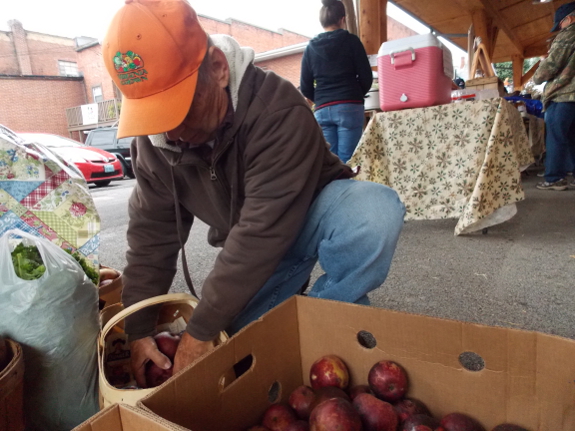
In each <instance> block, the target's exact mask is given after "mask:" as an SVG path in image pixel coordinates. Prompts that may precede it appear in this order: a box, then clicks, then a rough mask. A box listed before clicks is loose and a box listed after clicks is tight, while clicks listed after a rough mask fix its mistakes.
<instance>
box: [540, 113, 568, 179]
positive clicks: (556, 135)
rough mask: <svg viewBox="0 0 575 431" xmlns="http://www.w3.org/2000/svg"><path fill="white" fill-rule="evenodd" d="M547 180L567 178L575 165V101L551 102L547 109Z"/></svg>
mask: <svg viewBox="0 0 575 431" xmlns="http://www.w3.org/2000/svg"><path fill="white" fill-rule="evenodd" d="M545 147H546V149H545V151H546V154H545V181H548V182H550V183H554V182H555V181H559V180H560V179H563V178H565V176H566V175H567V172H571V171H572V170H573V168H574V167H575V102H557V103H555V102H551V104H550V105H549V106H548V107H547V109H546V111H545Z"/></svg>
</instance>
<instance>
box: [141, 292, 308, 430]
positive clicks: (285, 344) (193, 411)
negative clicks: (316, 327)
mask: <svg viewBox="0 0 575 431" xmlns="http://www.w3.org/2000/svg"><path fill="white" fill-rule="evenodd" d="M296 308H297V303H296V302H295V301H287V302H285V303H284V304H282V305H280V306H279V307H277V308H276V309H275V310H276V312H275V313H274V314H273V315H269V314H268V315H266V317H265V320H266V322H267V323H269V324H266V325H259V324H257V323H260V322H259V321H257V322H254V323H255V324H251V325H249V326H247V327H246V328H244V329H243V330H242V331H241V332H240V333H241V334H244V335H243V336H242V340H243V341H241V342H237V340H238V339H237V338H235V337H232V338H231V339H230V340H228V341H227V342H226V343H224V344H222V345H220V346H218V347H217V348H216V349H215V350H214V351H212V352H211V353H210V354H209V355H208V356H207V357H203V358H200V359H199V360H198V361H197V362H195V363H194V364H192V365H191V366H189V367H187V368H186V369H184V370H182V372H181V373H180V374H179V375H178V376H177V377H176V378H174V379H171V380H169V381H168V382H166V383H165V384H164V385H162V387H160V388H158V389H157V390H156V391H154V392H152V393H151V394H150V395H148V396H146V397H145V398H143V399H142V400H140V401H139V403H138V406H139V407H141V408H142V409H145V410H148V411H151V412H153V413H155V414H157V415H159V416H161V417H162V418H165V419H167V420H169V421H172V422H174V423H176V424H179V425H181V426H183V427H186V428H190V429H193V430H194V431H202V430H218V431H227V430H238V429H243V428H248V427H250V426H251V425H253V424H254V423H256V422H257V421H259V420H260V415H261V413H262V412H263V411H264V410H265V408H267V407H268V406H269V405H270V404H271V402H273V401H276V400H280V399H283V400H287V397H289V394H290V393H291V391H293V389H295V388H296V387H297V386H298V385H300V384H301V375H302V369H301V361H300V346H299V331H298V322H297V312H296ZM260 320H261V319H260ZM236 335H239V334H236ZM250 355H251V367H250V368H249V370H247V371H245V370H244V371H245V372H244V374H242V375H240V377H239V378H237V379H235V374H234V371H233V370H234V365H235V364H237V363H238V362H240V361H242V360H243V359H244V358H246V357H249V356H250ZM270 397H271V398H270ZM184 398H185V399H186V402H185V403H182V402H181V400H182V399H184ZM238 400H242V402H240V403H239V402H238ZM190 406H193V408H190ZM247 406H249V408H246V407H247ZM198 411H199V412H201V413H202V414H201V415H198V414H197V412H198ZM214 424H216V425H214Z"/></svg>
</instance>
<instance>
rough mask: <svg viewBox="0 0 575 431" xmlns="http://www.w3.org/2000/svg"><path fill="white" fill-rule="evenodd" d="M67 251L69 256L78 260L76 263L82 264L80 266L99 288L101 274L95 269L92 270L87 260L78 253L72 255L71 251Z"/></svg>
mask: <svg viewBox="0 0 575 431" xmlns="http://www.w3.org/2000/svg"><path fill="white" fill-rule="evenodd" d="M66 251H67V252H68V254H70V255H72V257H73V258H74V259H76V261H77V262H78V263H79V264H80V266H81V267H82V269H83V270H84V272H85V273H86V275H87V276H88V278H89V279H90V280H92V283H94V284H95V285H96V286H97V285H98V280H99V278H100V273H99V272H98V271H96V270H95V269H94V268H92V267H91V266H90V265H88V263H87V262H86V259H84V258H83V257H82V256H81V255H80V253H78V252H77V251H76V252H74V253H72V252H71V251H70V250H66Z"/></svg>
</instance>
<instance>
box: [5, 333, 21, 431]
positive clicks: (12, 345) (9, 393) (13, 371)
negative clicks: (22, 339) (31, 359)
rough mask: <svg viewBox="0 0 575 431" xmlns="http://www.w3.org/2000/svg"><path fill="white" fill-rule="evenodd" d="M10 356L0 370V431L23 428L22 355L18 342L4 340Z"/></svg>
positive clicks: (19, 430) (16, 430)
mask: <svg viewBox="0 0 575 431" xmlns="http://www.w3.org/2000/svg"><path fill="white" fill-rule="evenodd" d="M6 344H7V347H8V351H9V352H10V355H11V357H12V359H11V361H10V362H9V363H8V365H7V366H6V368H4V369H3V370H1V371H0V431H23V430H24V406H23V403H24V356H23V354H22V348H21V347H20V344H18V343H16V342H15V341H12V340H6Z"/></svg>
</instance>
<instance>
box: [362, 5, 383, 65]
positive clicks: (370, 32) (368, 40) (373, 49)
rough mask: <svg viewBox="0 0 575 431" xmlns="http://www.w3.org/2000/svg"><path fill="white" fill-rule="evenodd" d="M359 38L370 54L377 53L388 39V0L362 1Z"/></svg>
mask: <svg viewBox="0 0 575 431" xmlns="http://www.w3.org/2000/svg"><path fill="white" fill-rule="evenodd" d="M359 38H360V39H361V41H362V43H363V46H364V47H365V51H366V52H367V54H368V55H372V54H377V52H378V51H379V47H380V46H381V44H382V43H383V42H385V41H387V0H380V1H370V0H361V1H360V3H359Z"/></svg>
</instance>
